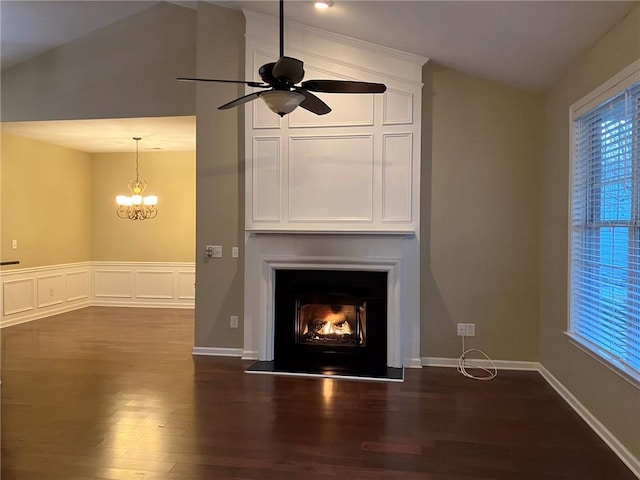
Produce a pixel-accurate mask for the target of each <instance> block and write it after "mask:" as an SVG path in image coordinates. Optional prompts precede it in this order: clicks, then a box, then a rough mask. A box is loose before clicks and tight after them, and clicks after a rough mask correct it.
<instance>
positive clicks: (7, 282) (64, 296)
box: [0, 262, 195, 328]
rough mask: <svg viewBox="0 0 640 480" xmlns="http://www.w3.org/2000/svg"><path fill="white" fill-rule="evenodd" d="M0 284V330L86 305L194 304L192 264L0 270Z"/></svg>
mask: <svg viewBox="0 0 640 480" xmlns="http://www.w3.org/2000/svg"><path fill="white" fill-rule="evenodd" d="M0 279H1V281H2V290H1V294H2V303H1V305H2V311H1V313H2V318H1V320H0V328H1V327H8V326H11V325H17V324H19V323H24V322H29V321H32V320H37V319H39V318H45V317H49V316H51V315H57V314H60V313H64V312H68V311H71V310H76V309H78V308H84V307H88V306H92V305H101V306H129V307H160V308H162V307H170V308H193V307H194V301H195V264H194V263H172V262H167V263H121V262H94V263H91V262H80V263H73V264H65V265H48V266H43V267H33V268H23V269H13V270H4V271H1V272H0ZM118 282H120V285H118ZM92 283H93V285H92ZM52 292H53V294H52Z"/></svg>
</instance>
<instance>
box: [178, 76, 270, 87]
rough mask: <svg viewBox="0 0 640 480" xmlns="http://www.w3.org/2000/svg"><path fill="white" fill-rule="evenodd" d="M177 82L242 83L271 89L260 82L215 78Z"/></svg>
mask: <svg viewBox="0 0 640 480" xmlns="http://www.w3.org/2000/svg"><path fill="white" fill-rule="evenodd" d="M176 80H180V81H183V82H218V83H242V84H245V85H249V86H250V87H255V88H269V85H267V84H265V83H260V82H249V81H247V80H219V79H215V78H192V77H178V78H177V79H176Z"/></svg>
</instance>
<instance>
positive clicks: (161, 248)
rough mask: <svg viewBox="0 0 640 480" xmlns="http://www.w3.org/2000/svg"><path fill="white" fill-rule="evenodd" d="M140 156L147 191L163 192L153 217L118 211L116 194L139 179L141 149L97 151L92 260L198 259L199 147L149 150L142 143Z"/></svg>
mask: <svg viewBox="0 0 640 480" xmlns="http://www.w3.org/2000/svg"><path fill="white" fill-rule="evenodd" d="M143 141H144V140H143ZM141 143H142V142H141ZM139 159H140V178H143V179H144V180H145V181H146V182H147V185H148V186H147V190H146V192H145V194H147V195H152V194H153V195H158V197H159V201H158V216H157V217H156V218H154V219H152V220H142V221H132V220H128V219H127V220H123V219H121V218H119V217H118V216H117V215H116V203H115V197H116V195H118V194H124V195H130V192H129V190H128V188H127V183H128V182H129V180H132V179H135V153H99V154H93V155H91V165H92V176H91V219H92V220H91V260H95V261H131V262H193V261H194V254H195V253H194V252H195V250H194V249H195V152H144V150H143V148H142V147H141V151H140V156H139Z"/></svg>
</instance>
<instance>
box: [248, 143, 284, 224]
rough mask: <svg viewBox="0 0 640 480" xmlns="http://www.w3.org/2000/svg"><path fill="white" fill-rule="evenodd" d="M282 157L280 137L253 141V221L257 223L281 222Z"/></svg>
mask: <svg viewBox="0 0 640 480" xmlns="http://www.w3.org/2000/svg"><path fill="white" fill-rule="evenodd" d="M281 155H282V149H281V146H280V137H256V138H254V139H253V159H254V162H255V167H254V168H253V171H252V173H253V178H252V180H253V181H252V186H253V220H254V221H256V222H260V221H272V222H273V221H275V222H277V221H279V220H280V211H281V205H282V202H281V195H280V192H281V183H282V180H281V179H282V168H281V163H280V158H281Z"/></svg>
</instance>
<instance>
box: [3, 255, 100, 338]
mask: <svg viewBox="0 0 640 480" xmlns="http://www.w3.org/2000/svg"><path fill="white" fill-rule="evenodd" d="M90 268H91V267H90V264H89V262H79V263H72V264H64V265H48V266H44V267H32V268H20V269H12V270H3V271H2V272H0V277H1V278H2V285H3V288H2V305H3V309H2V319H1V320H0V327H7V326H10V325H17V324H19V323H24V322H28V321H31V320H36V319H38V318H44V317H48V316H51V315H55V314H58V313H63V312H67V311H70V310H75V309H77V308H82V307H85V306H88V305H89V293H88V292H89V291H90V286H89V283H90V275H89V270H90Z"/></svg>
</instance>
